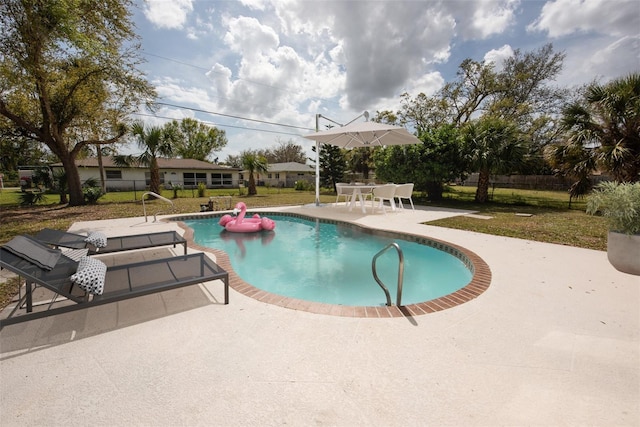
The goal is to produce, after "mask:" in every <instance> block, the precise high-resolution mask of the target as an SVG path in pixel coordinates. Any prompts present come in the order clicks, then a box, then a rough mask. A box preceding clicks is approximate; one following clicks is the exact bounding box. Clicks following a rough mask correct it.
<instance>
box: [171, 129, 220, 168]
mask: <svg viewBox="0 0 640 427" xmlns="http://www.w3.org/2000/svg"><path fill="white" fill-rule="evenodd" d="M168 126H170V127H172V128H173V133H174V134H175V137H176V140H175V143H174V146H173V151H174V154H175V155H177V156H179V157H182V158H183V159H195V160H203V161H208V160H210V159H209V158H210V157H211V156H212V154H213V153H214V152H216V151H218V150H220V149H221V148H223V147H225V146H226V145H227V142H228V141H227V137H226V135H225V131H224V130H220V129H218V128H216V127H213V126H208V125H206V124H204V123H202V122H199V121H198V120H196V119H191V118H185V119H182V120H181V121H180V122H178V121H177V120H173V121H172V122H171V123H170V124H169V125H168ZM211 160H212V159H211Z"/></svg>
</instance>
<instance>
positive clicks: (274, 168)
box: [268, 162, 314, 172]
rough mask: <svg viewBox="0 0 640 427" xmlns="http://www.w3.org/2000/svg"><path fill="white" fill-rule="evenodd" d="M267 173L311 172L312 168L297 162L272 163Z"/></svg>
mask: <svg viewBox="0 0 640 427" xmlns="http://www.w3.org/2000/svg"><path fill="white" fill-rule="evenodd" d="M268 171H269V172H313V171H314V169H313V166H311V165H305V164H303V163H297V162H287V163H272V164H270V165H269V168H268Z"/></svg>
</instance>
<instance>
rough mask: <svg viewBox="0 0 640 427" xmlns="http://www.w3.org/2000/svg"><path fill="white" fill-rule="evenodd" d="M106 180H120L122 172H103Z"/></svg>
mask: <svg viewBox="0 0 640 427" xmlns="http://www.w3.org/2000/svg"><path fill="white" fill-rule="evenodd" d="M105 176H106V177H107V179H122V171H116V170H109V169H107V170H106V171H105Z"/></svg>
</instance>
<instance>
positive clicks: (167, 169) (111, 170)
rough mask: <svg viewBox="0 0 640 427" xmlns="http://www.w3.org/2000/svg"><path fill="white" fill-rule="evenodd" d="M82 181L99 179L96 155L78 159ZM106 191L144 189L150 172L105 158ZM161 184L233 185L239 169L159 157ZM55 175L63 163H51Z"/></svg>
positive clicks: (146, 169) (186, 185) (197, 161)
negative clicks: (121, 165)
mask: <svg viewBox="0 0 640 427" xmlns="http://www.w3.org/2000/svg"><path fill="white" fill-rule="evenodd" d="M76 165H77V166H78V172H79V174H80V181H81V182H84V181H86V180H87V179H89V178H94V179H96V180H97V181H98V182H100V169H99V166H98V159H97V158H96V157H92V158H87V159H82V160H76ZM102 166H103V169H104V171H105V183H106V189H107V191H118V190H142V189H145V188H146V187H148V186H149V183H150V173H149V168H148V167H147V166H132V167H120V166H116V164H115V162H114V161H113V158H112V157H103V158H102ZM158 166H159V169H160V183H161V184H163V185H164V186H165V188H171V187H172V186H173V185H180V186H183V187H184V188H194V187H197V185H198V184H199V183H201V182H202V183H204V184H205V185H206V186H207V188H234V187H238V184H239V183H240V170H239V169H238V168H232V167H229V166H224V165H219V164H213V163H209V162H203V161H201V160H193V159H165V158H160V159H158ZM51 169H52V171H53V173H54V174H55V173H56V171H57V170H60V169H62V163H56V164H53V165H51Z"/></svg>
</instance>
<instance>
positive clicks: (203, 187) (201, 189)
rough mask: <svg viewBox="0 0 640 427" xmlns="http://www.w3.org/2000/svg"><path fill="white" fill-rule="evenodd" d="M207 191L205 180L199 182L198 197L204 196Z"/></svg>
mask: <svg viewBox="0 0 640 427" xmlns="http://www.w3.org/2000/svg"><path fill="white" fill-rule="evenodd" d="M206 193H207V186H206V184H205V183H204V182H199V183H198V197H204V196H206Z"/></svg>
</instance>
